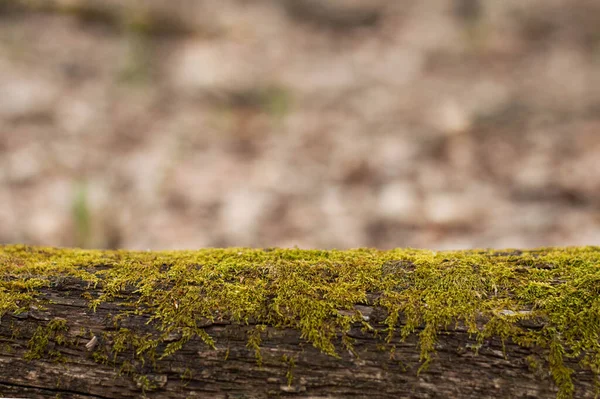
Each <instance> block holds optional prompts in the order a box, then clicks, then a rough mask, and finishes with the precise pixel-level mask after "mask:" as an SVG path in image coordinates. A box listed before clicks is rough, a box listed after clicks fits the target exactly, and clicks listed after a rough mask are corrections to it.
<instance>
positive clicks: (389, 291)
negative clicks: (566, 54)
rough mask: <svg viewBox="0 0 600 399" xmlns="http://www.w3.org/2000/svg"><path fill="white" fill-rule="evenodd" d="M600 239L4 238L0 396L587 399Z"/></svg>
mask: <svg viewBox="0 0 600 399" xmlns="http://www.w3.org/2000/svg"><path fill="white" fill-rule="evenodd" d="M599 337H600V248H598V247H586V248H559V249H538V250H531V251H515V250H508V251H492V250H485V251H484V250H482V251H452V252H433V251H425V250H400V249H399V250H391V251H377V250H371V249H360V250H350V251H317V250H298V249H287V250H286V249H265V250H261V249H236V248H232V249H207V250H200V251H165V252H127V251H87V250H71V249H54V248H40V247H28V246H19V245H18V246H0V396H1V397H27V398H48V397H60V398H132V397H135V398H137V397H144V396H145V397H149V398H196V397H197V398H261V397H270V396H280V397H297V398H302V397H312V398H315V397H339V398H346V397H367V396H374V397H380V398H555V397H563V398H570V397H574V398H592V397H594V396H595V395H596V394H597V392H598V389H597V388H598V385H599V384H598V383H599V381H600V380H599V378H598V375H599V374H600V373H599V371H600V341H599Z"/></svg>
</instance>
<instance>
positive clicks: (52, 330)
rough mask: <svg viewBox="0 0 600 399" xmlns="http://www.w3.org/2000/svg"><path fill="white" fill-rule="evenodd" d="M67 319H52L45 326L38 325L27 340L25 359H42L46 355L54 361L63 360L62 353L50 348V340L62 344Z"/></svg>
mask: <svg viewBox="0 0 600 399" xmlns="http://www.w3.org/2000/svg"><path fill="white" fill-rule="evenodd" d="M68 330H69V328H68V327H67V321H66V320H65V319H59V318H56V319H53V320H52V321H50V322H49V323H48V324H47V325H46V326H38V327H37V329H36V330H35V333H34V334H33V336H32V337H31V339H30V340H29V343H28V345H27V352H25V359H27V360H33V359H42V358H43V357H44V356H48V357H49V358H50V359H52V360H54V361H62V360H64V357H63V355H62V354H61V353H60V352H59V351H58V350H54V349H51V345H50V343H51V342H54V343H56V345H58V346H60V345H64V344H65V342H66V338H65V332H66V331H68Z"/></svg>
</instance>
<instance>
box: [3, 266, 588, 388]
mask: <svg viewBox="0 0 600 399" xmlns="http://www.w3.org/2000/svg"><path fill="white" fill-rule="evenodd" d="M90 292H91V293H92V295H94V294H96V293H94V292H93V290H90V288H89V287H88V286H87V283H84V282H83V281H81V280H78V279H75V278H66V279H62V280H61V281H58V282H57V283H56V284H54V286H53V287H51V288H47V289H43V292H42V298H44V299H45V300H46V301H47V302H46V304H45V307H46V308H45V309H42V308H38V309H35V308H33V309H31V310H30V311H28V312H25V313H22V314H18V315H15V314H12V315H10V314H6V315H4V317H3V318H2V321H1V324H0V396H3V397H28V398H48V397H60V398H137V397H142V396H146V397H149V398H261V397H270V396H280V397H295V398H308V397H311V398H316V397H339V398H346V397H367V396H374V397H380V398H553V397H556V393H557V389H556V387H555V386H554V383H553V382H552V379H551V377H550V376H549V375H548V373H547V372H540V371H539V370H536V369H535V367H533V368H532V366H531V363H532V362H534V361H535V359H537V361H543V359H544V357H545V354H544V353H542V352H541V351H540V350H539V349H527V348H523V347H520V346H517V345H515V344H513V343H511V342H505V347H504V350H503V345H502V342H500V340H499V339H491V340H487V341H485V342H483V344H482V346H481V347H480V348H479V351H478V353H475V351H474V350H473V349H472V346H473V345H475V340H474V339H473V338H472V337H470V336H469V334H468V333H467V331H466V329H465V328H463V327H461V326H457V327H456V328H451V329H448V330H445V331H443V332H441V333H440V335H439V341H438V343H437V346H436V351H437V352H436V354H435V355H434V359H433V360H432V362H431V364H430V365H429V367H428V368H427V370H424V371H421V372H420V373H419V372H418V369H419V368H420V367H421V365H422V363H421V362H420V359H419V356H420V351H419V348H418V345H417V340H418V337H417V336H416V335H411V336H409V338H408V339H407V340H406V341H404V342H401V340H399V339H398V338H394V339H392V341H391V342H390V343H389V344H385V341H384V340H382V339H381V337H377V332H381V331H382V330H383V328H384V325H383V324H382V321H383V320H384V318H385V312H384V311H383V310H382V309H380V308H377V307H372V306H367V305H357V307H358V308H359V310H360V311H361V313H362V314H363V315H365V317H367V318H369V322H370V324H371V325H372V326H373V327H374V330H375V331H363V330H362V328H361V326H360V325H355V326H354V327H353V328H352V330H351V332H350V334H349V336H350V337H351V338H353V339H354V343H353V348H354V353H352V352H350V351H349V350H346V349H344V348H343V346H342V345H341V342H337V349H338V353H339V354H340V357H339V358H335V357H333V356H330V355H327V354H324V353H321V352H320V351H319V350H317V349H315V348H314V347H313V346H312V345H311V344H309V343H307V342H306V341H305V340H304V339H303V338H302V337H300V333H299V332H298V331H295V330H292V329H274V328H271V327H266V328H265V330H264V331H263V332H262V333H261V334H260V335H261V343H260V349H259V351H260V359H261V361H260V362H259V361H258V359H257V353H256V349H255V348H252V347H249V346H248V336H249V334H250V335H251V334H252V333H253V331H256V330H255V327H254V326H253V325H252V324H249V325H239V324H231V323H227V322H223V323H208V322H207V324H206V325H205V326H204V330H205V331H206V332H207V333H208V334H209V335H210V336H212V337H213V338H214V341H215V348H211V347H209V346H208V345H206V344H205V343H203V342H202V341H201V340H200V339H198V338H194V339H192V340H190V341H189V342H187V343H186V344H185V345H184V346H183V348H182V349H181V350H180V351H178V352H176V353H175V354H173V355H172V356H169V357H167V358H165V359H161V360H158V359H156V362H155V364H151V363H152V361H151V360H149V359H146V361H145V364H143V363H142V362H141V361H140V360H139V359H137V358H136V356H135V354H134V353H133V351H132V350H130V349H129V350H126V351H125V352H122V353H121V354H119V356H118V359H117V360H118V362H115V363H114V364H112V362H111V361H110V359H109V361H108V363H107V364H99V363H98V359H96V360H95V359H94V356H93V353H94V352H95V351H97V350H98V349H101V348H102V347H104V346H107V347H109V346H111V345H114V342H110V341H109V340H106V339H105V338H103V335H104V334H105V333H110V332H114V331H115V330H116V329H117V328H128V329H131V330H132V331H137V332H143V333H147V334H155V333H156V331H155V330H153V328H152V323H150V324H147V323H148V316H147V315H137V316H131V317H129V318H126V319H124V320H123V321H121V322H119V323H117V324H115V323H114V320H113V317H112V316H113V315H115V314H117V313H118V312H119V310H120V309H121V307H122V305H123V303H120V302H118V301H117V302H114V303H105V304H102V305H100V306H99V307H98V308H97V309H96V311H95V312H94V311H93V310H91V309H89V307H88V304H87V301H86V300H85V299H82V295H88V294H89V293H90ZM56 320H59V321H60V320H68V330H67V331H64V336H62V337H61V339H60V340H59V337H58V334H55V333H50V336H49V337H48V343H47V345H45V347H44V348H43V351H44V356H43V358H42V359H34V360H26V359H25V358H26V354H27V353H28V352H30V351H31V345H32V344H31V340H32V338H34V335H35V334H36V331H37V329H38V327H42V330H43V329H44V328H43V327H48V326H49V325H50V324H51V323H52V321H56ZM529 328H532V329H536V328H540V326H539V325H530V326H529ZM46 330H47V329H46ZM90 331H91V333H92V334H93V335H95V336H96V337H97V338H96V343H95V345H94V342H91V338H90V333H89V332H90ZM176 338H177V337H173V339H176ZM57 341H59V342H60V343H58V342H57ZM86 344H89V345H88V346H93V348H90V349H91V350H88V348H86ZM392 345H393V346H395V351H394V352H393V353H392V352H391V347H392ZM123 361H129V362H130V364H131V367H130V368H128V369H125V370H123V369H122V366H119V364H122V362H123ZM569 366H570V367H572V368H573V369H574V370H576V371H575V378H576V380H577V387H576V389H577V391H576V393H575V397H578V398H588V397H590V398H591V397H593V396H594V389H593V380H594V377H593V375H592V374H591V373H590V372H587V371H582V370H580V369H579V368H578V366H577V365H576V364H569Z"/></svg>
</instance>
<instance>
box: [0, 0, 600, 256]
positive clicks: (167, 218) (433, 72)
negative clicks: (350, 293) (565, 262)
mask: <svg viewBox="0 0 600 399" xmlns="http://www.w3.org/2000/svg"><path fill="white" fill-rule="evenodd" d="M0 204H1V206H0V242H23V243H35V244H44V245H62V246H73V245H78V246H87V247H109V248H114V247H123V248H133V249H146V248H197V247H204V246H288V247H289V246H299V247H320V248H332V247H337V248H348V247H358V246H375V247H379V248H390V247H407V246H410V247H428V248H439V249H443V248H473V247H532V246H541V245H582V244H594V243H595V244H598V243H600V2H598V1H597V0H589V1H586V0H581V1H577V2H573V1H571V0H543V1H542V0H532V1H527V2H523V1H520V0H502V1H483V0H482V1H477V0H454V1H450V0H422V1H416V0H415V1H408V2H407V1H402V2H400V1H394V0H388V1H385V0H369V1H364V0H361V1H358V0H218V1H217V0H212V1H211V0H194V1H192V0H187V1H186V0H175V1H166V0H162V1H150V0H145V1H134V0H118V1H117V0H102V1H100V0H97V1H93V0H38V1H36V0H21V1H20V0H0Z"/></svg>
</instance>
